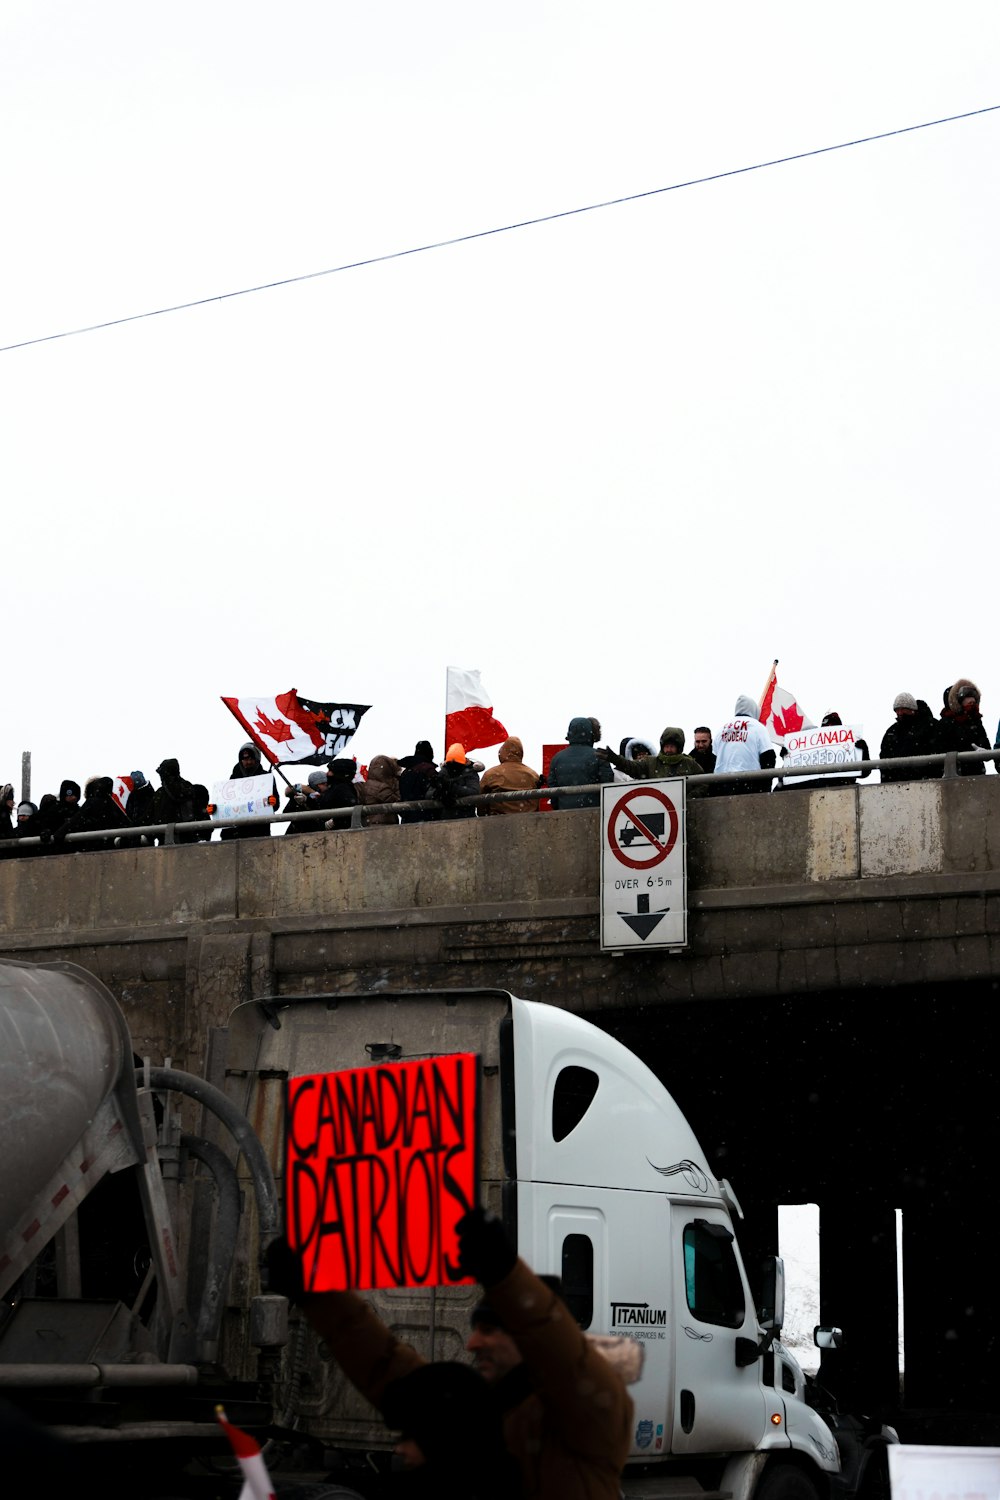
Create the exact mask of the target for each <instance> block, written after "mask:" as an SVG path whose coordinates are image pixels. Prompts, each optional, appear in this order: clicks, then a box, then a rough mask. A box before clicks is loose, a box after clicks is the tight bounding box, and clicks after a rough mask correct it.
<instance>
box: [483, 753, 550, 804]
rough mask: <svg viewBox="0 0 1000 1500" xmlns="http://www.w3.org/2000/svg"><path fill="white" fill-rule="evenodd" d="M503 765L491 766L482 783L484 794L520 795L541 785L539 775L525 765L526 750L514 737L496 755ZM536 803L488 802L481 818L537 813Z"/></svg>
mask: <svg viewBox="0 0 1000 1500" xmlns="http://www.w3.org/2000/svg"><path fill="white" fill-rule="evenodd" d="M497 754H498V757H499V760H500V764H499V765H498V766H491V767H490V769H489V770H488V771H487V772H486V773H485V775H484V776H483V778H482V780H481V781H480V783H479V789H480V791H483V792H519V791H521V790H523V789H526V788H528V787H535V786H537V785H538V772H537V771H533V770H532V769H531V767H530V766H526V765H524V763H523V762H524V746H523V745H522V744H521V741H520V740H519V739H518V738H517V735H515V734H512V735H511V737H510V739H508V740H504V742H503V744H502V745H501V746H500V749H499V751H498V752H497ZM537 811H538V803H537V801H527V802H488V803H486V804H485V805H481V806H480V808H479V812H480V816H481V815H482V814H483V813H523V812H537Z"/></svg>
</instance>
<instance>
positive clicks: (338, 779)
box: [322, 755, 360, 831]
mask: <svg viewBox="0 0 1000 1500" xmlns="http://www.w3.org/2000/svg"><path fill="white" fill-rule="evenodd" d="M357 770H358V767H357V764H356V762H355V761H353V760H352V759H351V758H350V757H349V756H346V755H345V756H341V757H339V758H338V759H337V760H331V762H330V764H329V765H328V766H327V768H326V772H327V777H328V778H329V780H328V785H327V789H326V791H325V792H324V794H323V799H322V800H323V805H324V807H326V808H334V807H357V805H358V802H359V801H360V798H359V797H358V788H357V784H356V783H355V780H354V777H355V775H356V774H357ZM323 826H324V827H325V828H327V829H330V830H331V831H332V830H333V829H336V828H340V829H344V828H350V826H351V823H350V819H349V818H327V820H326V822H325V823H324V825H323Z"/></svg>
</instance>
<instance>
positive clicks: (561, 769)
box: [545, 718, 614, 811]
mask: <svg viewBox="0 0 1000 1500" xmlns="http://www.w3.org/2000/svg"><path fill="white" fill-rule="evenodd" d="M566 739H567V741H568V744H567V746H566V749H565V750H560V751H559V752H558V753H557V754H556V755H553V757H552V764H551V765H550V766H549V774H548V776H547V777H546V778H545V785H546V786H550V787H553V788H558V787H562V786H592V785H593V784H594V782H597V781H602V782H609V781H614V772H613V771H612V769H611V765H610V762H609V761H607V760H601V759H599V758H598V755H597V752H596V751H595V749H594V725H593V721H592V720H591V719H584V718H578V719H570V721H569V728H568V729H567V731H566ZM550 801H551V803H552V806H553V807H554V808H556V809H557V810H559V811H564V810H565V809H566V808H573V807H597V805H598V802H599V801H600V798H599V796H598V793H597V792H570V793H564V794H563V795H562V796H554V797H552V798H550Z"/></svg>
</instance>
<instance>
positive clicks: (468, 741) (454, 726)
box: [444, 667, 507, 753]
mask: <svg viewBox="0 0 1000 1500" xmlns="http://www.w3.org/2000/svg"><path fill="white" fill-rule="evenodd" d="M506 738H507V731H506V729H505V728H504V727H503V725H502V724H501V723H500V720H499V719H495V718H494V717H493V705H492V704H491V702H490V698H489V694H488V693H487V691H486V689H485V688H484V687H483V684H482V680H481V678H480V676H479V673H478V672H473V671H470V670H468V669H467V668H465V667H449V668H448V690H447V702H446V707H445V721H444V745H445V753H447V750H448V746H449V745H455V744H459V745H463V746H464V747H465V749H466V750H477V749H479V748H480V746H483V745H499V744H500V742H501V741H502V740H505V739H506Z"/></svg>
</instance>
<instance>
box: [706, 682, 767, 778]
mask: <svg viewBox="0 0 1000 1500" xmlns="http://www.w3.org/2000/svg"><path fill="white" fill-rule="evenodd" d="M715 756H716V759H715V774H716V776H724V775H732V774H733V772H736V771H768V770H771V769H772V768H773V766H774V761H775V754H774V746H773V745H772V744H771V740H770V738H769V736H768V733H767V730H766V729H765V728H764V726H763V724H762V723H761V722H760V719H759V718H758V717H757V705H756V703H755V702H754V700H753V699H752V698H748V697H747V696H746V694H745V693H741V694H740V696H739V697H738V698H737V700H736V711H735V713H734V714H733V717H732V718H731V719H730V720H729V722H728V723H727V724H723V726H722V728H721V729H720V730H719V732H718V734H717V735H716V736H715ZM770 790H771V785H770V782H767V781H731V782H728V783H726V784H724V785H722V786H720V787H719V795H720V796H723V797H725V796H727V795H732V794H735V793H743V792H769V791H770Z"/></svg>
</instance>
